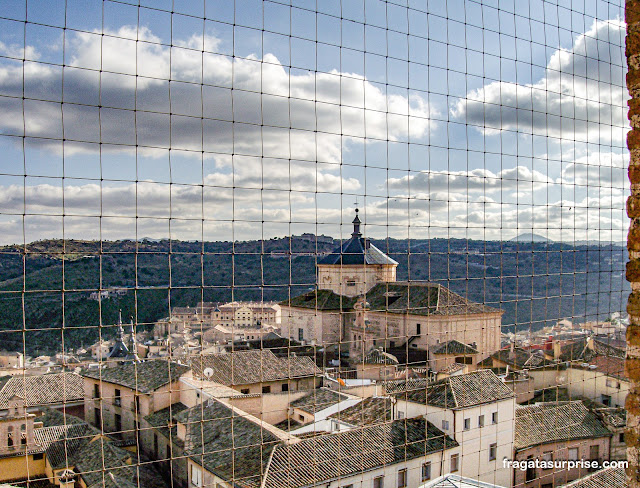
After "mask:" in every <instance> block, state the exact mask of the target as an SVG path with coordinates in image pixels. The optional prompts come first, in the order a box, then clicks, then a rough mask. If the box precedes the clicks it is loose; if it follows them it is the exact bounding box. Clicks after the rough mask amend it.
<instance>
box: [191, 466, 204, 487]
mask: <svg viewBox="0 0 640 488" xmlns="http://www.w3.org/2000/svg"><path fill="white" fill-rule="evenodd" d="M191 486H198V487H201V486H202V471H200V468H199V467H197V466H195V465H193V464H192V465H191Z"/></svg>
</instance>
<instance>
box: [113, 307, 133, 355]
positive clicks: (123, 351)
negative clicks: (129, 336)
mask: <svg viewBox="0 0 640 488" xmlns="http://www.w3.org/2000/svg"><path fill="white" fill-rule="evenodd" d="M128 354H129V349H127V346H126V344H125V343H124V329H123V328H122V310H119V311H118V333H117V335H116V343H115V344H114V345H113V347H112V348H111V351H109V356H108V357H109V358H124V357H126V356H127V355H128Z"/></svg>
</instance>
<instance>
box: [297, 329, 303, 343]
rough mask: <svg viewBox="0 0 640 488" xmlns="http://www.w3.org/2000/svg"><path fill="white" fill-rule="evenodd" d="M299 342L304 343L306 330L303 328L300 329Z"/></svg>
mask: <svg viewBox="0 0 640 488" xmlns="http://www.w3.org/2000/svg"><path fill="white" fill-rule="evenodd" d="M298 340H299V341H304V329H303V328H299V329H298Z"/></svg>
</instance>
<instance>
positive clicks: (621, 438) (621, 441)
mask: <svg viewBox="0 0 640 488" xmlns="http://www.w3.org/2000/svg"><path fill="white" fill-rule="evenodd" d="M618 442H620V443H621V444H624V432H620V436H619V438H618Z"/></svg>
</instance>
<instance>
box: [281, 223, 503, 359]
mask: <svg viewBox="0 0 640 488" xmlns="http://www.w3.org/2000/svg"><path fill="white" fill-rule="evenodd" d="M360 224H361V222H360V219H359V218H358V216H357V215H356V218H355V219H354V221H353V225H354V228H353V233H352V235H351V239H349V240H348V241H347V242H345V243H344V244H343V245H342V246H341V247H340V248H338V249H336V250H335V251H334V252H333V253H332V254H330V255H328V256H326V257H325V258H323V259H322V260H320V261H319V262H318V267H317V268H318V269H317V272H318V278H317V280H318V281H317V286H316V289H315V290H312V291H309V292H307V293H305V294H303V295H300V296H297V297H294V298H292V299H290V300H286V301H284V302H281V303H280V306H281V308H282V323H281V333H282V335H283V336H284V337H289V338H290V339H293V340H297V341H303V342H309V343H312V344H323V345H324V346H325V347H328V348H329V349H332V348H333V349H334V350H337V349H339V350H340V353H341V354H343V355H344V354H348V355H349V357H350V358H351V359H352V360H353V361H354V362H356V363H357V362H358V361H361V360H362V358H363V357H364V356H365V355H366V354H367V352H368V351H369V350H370V349H371V348H372V347H380V346H383V347H384V348H385V349H386V348H405V349H419V350H424V351H428V350H429V349H430V348H431V347H433V346H435V345H437V344H440V343H444V342H448V341H451V340H453V339H455V340H457V341H459V342H460V343H462V344H467V345H472V347H473V348H474V349H475V350H476V351H477V353H478V360H480V359H482V358H484V357H486V356H487V355H488V354H491V353H493V352H494V351H496V350H497V349H499V347H500V327H501V319H502V314H503V311H502V310H499V309H496V308H492V307H489V306H486V305H483V304H478V303H474V302H471V301H469V300H467V299H466V298H464V297H462V296H460V295H458V294H456V293H453V292H452V291H451V290H449V289H447V288H445V287H444V286H442V285H440V284H435V283H428V282H415V281H411V282H401V281H396V268H397V264H398V263H396V262H395V261H394V260H393V259H391V258H389V257H388V256H386V255H385V254H384V253H383V252H382V251H380V250H379V249H378V248H376V247H375V246H374V245H373V244H372V243H371V242H370V241H369V240H368V239H366V238H364V237H362V233H361V232H360ZM338 345H340V347H339V348H338Z"/></svg>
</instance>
